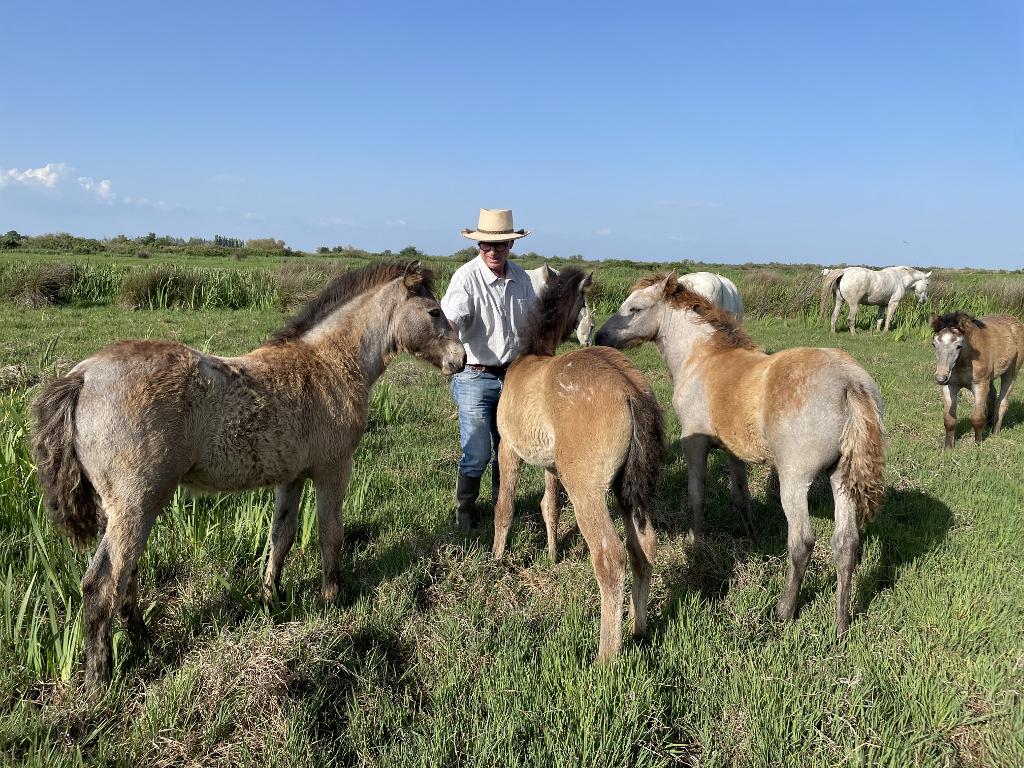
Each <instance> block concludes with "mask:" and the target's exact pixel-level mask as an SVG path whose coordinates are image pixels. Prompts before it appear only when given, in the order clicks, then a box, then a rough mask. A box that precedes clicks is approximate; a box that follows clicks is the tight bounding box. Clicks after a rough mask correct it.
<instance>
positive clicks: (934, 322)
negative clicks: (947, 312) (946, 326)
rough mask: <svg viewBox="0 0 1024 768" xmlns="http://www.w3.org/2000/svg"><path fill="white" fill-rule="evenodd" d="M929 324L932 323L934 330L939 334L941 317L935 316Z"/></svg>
mask: <svg viewBox="0 0 1024 768" xmlns="http://www.w3.org/2000/svg"><path fill="white" fill-rule="evenodd" d="M928 322H929V323H931V326H932V330H933V331H935V332H938V330H939V316H938V315H935V314H933V315H932V317H931V319H930V320H929V321H928Z"/></svg>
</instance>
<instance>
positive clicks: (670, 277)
mask: <svg viewBox="0 0 1024 768" xmlns="http://www.w3.org/2000/svg"><path fill="white" fill-rule="evenodd" d="M678 282H679V275H677V274H676V271H675V270H674V269H673V270H672V271H671V272H669V273H668V274H667V275H665V280H664V281H663V282H662V288H664V289H665V292H666V293H668V292H669V291H671V290H673V289H674V288H675V287H676V283H678Z"/></svg>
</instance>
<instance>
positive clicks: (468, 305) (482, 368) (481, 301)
mask: <svg viewBox="0 0 1024 768" xmlns="http://www.w3.org/2000/svg"><path fill="white" fill-rule="evenodd" d="M528 234H530V233H529V231H528V230H525V229H518V230H517V229H514V228H513V226H512V211H509V210H501V209H490V208H482V209H480V219H479V223H478V224H477V228H476V229H474V230H470V229H464V230H462V235H463V237H468V238H469V239H470V240H476V241H477V243H478V247H479V254H478V255H477V256H476V258H474V259H472V260H471V261H469V262H467V263H466V264H463V265H462V266H461V267H459V269H457V270H456V271H455V274H454V275H452V280H451V283H449V284H448V290H447V292H446V293H445V295H444V298H443V299H442V300H441V309H442V310H444V314H445V316H446V317H447V318H448V321H449V322H450V323H451V324H452V327H453V328H455V329H456V330H457V331H458V332H459V338H460V339H461V340H462V343H463V345H464V346H465V348H466V368H465V370H463V371H462V372H461V373H458V374H456V375H455V376H454V377H453V378H452V397H453V398H454V399H455V403H456V404H457V405H458V407H459V444H460V445H461V447H462V459H461V460H460V461H459V477H458V481H457V482H456V485H455V519H456V521H457V522H458V524H459V527H460V528H462V529H463V530H465V531H468V530H470V529H471V528H475V527H476V526H477V524H478V523H479V515H478V513H477V509H476V499H477V496H478V495H479V494H480V478H481V477H482V476H483V474H484V470H485V469H487V465H488V464H489V463H490V462H491V457H492V455H493V458H494V465H493V468H492V470H491V502H492V503H493V502H494V500H495V499H496V498H497V495H498V477H499V467H498V442H499V440H500V437H499V436H498V425H497V413H498V398H499V397H500V396H501V387H502V383H503V382H504V379H505V370H506V369H507V368H508V366H509V363H511V362H512V361H513V360H515V359H516V357H517V356H518V354H519V334H520V333H521V332H522V331H523V330H524V329H525V328H526V322H527V315H528V314H529V312H530V310H531V309H532V308H533V304H534V302H535V301H536V300H537V294H536V293H535V292H534V289H533V285H532V283H531V282H530V277H529V275H527V274H526V271H525V270H524V269H523V268H522V267H520V266H519V265H518V264H513V263H512V262H510V261H509V260H508V257H509V253H510V250H511V248H512V243H513V242H514V241H515V240H518V239H519V238H521V237H526V236H527V235H528Z"/></svg>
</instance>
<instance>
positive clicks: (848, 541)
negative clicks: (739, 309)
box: [595, 273, 885, 635]
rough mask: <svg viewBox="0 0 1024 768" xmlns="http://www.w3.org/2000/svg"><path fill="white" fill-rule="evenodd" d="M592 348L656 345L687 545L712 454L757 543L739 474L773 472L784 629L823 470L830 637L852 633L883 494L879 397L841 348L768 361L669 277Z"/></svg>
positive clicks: (731, 323) (696, 528)
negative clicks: (831, 521)
mask: <svg viewBox="0 0 1024 768" xmlns="http://www.w3.org/2000/svg"><path fill="white" fill-rule="evenodd" d="M595 341H596V343H597V344H608V345H610V346H613V347H618V348H626V347H632V346H638V345H640V344H642V343H644V342H645V341H653V342H654V343H655V345H657V347H658V349H659V350H660V352H661V354H662V357H663V358H664V360H665V363H666V365H667V367H668V370H669V372H670V374H671V376H672V380H673V394H672V404H673V406H674V408H675V411H676V414H677V415H678V416H679V423H680V426H681V428H682V431H681V437H682V443H683V448H684V451H685V453H686V462H687V465H688V472H689V484H688V492H689V502H690V512H691V519H690V526H691V530H690V535H689V538H690V540H691V542H694V541H696V540H697V539H698V538H699V537H700V535H701V529H702V527H703V521H704V482H705V475H706V473H707V457H708V451H709V449H710V448H711V447H719V448H722V449H724V451H725V453H726V456H727V457H728V462H729V470H730V475H731V479H732V503H733V507H734V508H735V509H736V511H737V512H738V513H739V515H740V517H741V519H742V521H743V525H744V528H745V529H746V532H747V535H748V536H751V537H754V526H753V521H752V519H751V513H750V491H749V489H748V487H747V464H748V463H750V462H758V463H763V462H767V463H770V464H771V465H772V466H773V467H774V468H775V469H776V470H777V471H778V474H779V482H780V484H781V492H782V493H781V495H782V506H783V510H784V511H785V514H786V521H787V524H788V528H789V533H788V537H787V545H788V551H789V570H788V574H787V576H786V587H785V590H784V592H783V595H782V598H781V599H780V600H779V603H778V605H777V608H776V613H777V615H778V616H779V618H781V619H785V620H789V619H792V618H793V616H794V613H795V610H796V602H797V596H798V594H799V591H800V583H801V581H802V580H803V575H804V570H805V569H806V567H807V562H808V560H809V559H810V556H811V550H812V549H813V546H814V529H813V528H812V527H811V522H810V518H809V516H808V511H807V491H808V489H809V488H810V485H811V481H812V480H813V479H814V477H815V476H816V475H817V474H818V473H820V472H822V471H826V472H828V474H829V479H830V480H831V483H832V495H833V497H834V499H835V520H836V527H835V532H834V533H833V535H832V554H833V557H834V559H835V563H836V570H837V573H838V579H839V584H838V590H837V596H836V628H837V633H838V634H839V635H842V634H843V633H845V632H846V630H847V628H848V627H849V621H850V617H849V592H850V583H851V581H852V578H853V570H854V567H855V564H856V562H857V556H858V550H859V547H860V534H859V529H861V528H863V527H864V525H866V524H867V523H868V522H869V521H870V520H871V519H872V518H873V517H874V514H875V511H876V510H877V508H878V506H879V505H880V504H881V501H882V498H883V496H884V494H885V484H884V477H883V469H884V446H883V433H882V417H881V414H882V398H881V394H880V392H879V390H878V386H877V385H876V384H875V382H874V381H873V380H872V378H871V376H870V375H868V373H867V371H865V370H864V369H863V368H861V367H860V366H859V365H858V364H857V362H856V361H855V360H854V359H853V358H852V357H850V356H849V355H848V354H846V353H845V352H843V351H842V350H838V349H810V348H806V347H801V348H795V349H787V350H783V351H781V352H776V353H775V354H772V355H768V354H765V353H764V352H763V351H762V350H761V348H760V347H758V345H757V344H755V343H754V341H753V340H752V339H751V338H750V336H748V335H747V334H746V332H745V331H744V330H743V328H742V326H740V325H739V323H737V322H736V320H735V319H734V317H733V316H732V315H730V314H728V313H726V312H723V311H722V310H721V309H719V308H717V307H715V306H714V305H713V304H711V302H710V301H708V300H707V299H706V298H704V297H703V296H700V295H699V294H697V293H694V292H693V291H691V290H689V289H688V288H687V287H686V286H685V285H681V284H680V283H679V282H678V280H677V279H676V276H675V274H674V273H670V274H668V275H663V274H662V275H654V276H652V277H647V278H644V279H642V280H641V281H640V282H639V283H637V285H636V286H635V287H634V288H633V291H632V293H631V294H630V295H629V296H628V297H627V298H626V300H625V302H623V304H622V306H621V307H620V308H619V310H618V311H617V312H616V313H615V314H614V315H612V316H611V317H610V318H609V319H608V321H607V322H605V324H604V325H602V326H601V328H600V329H599V330H598V332H597V336H596V337H595Z"/></svg>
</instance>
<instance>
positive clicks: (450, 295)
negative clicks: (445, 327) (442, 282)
mask: <svg viewBox="0 0 1024 768" xmlns="http://www.w3.org/2000/svg"><path fill="white" fill-rule="evenodd" d="M441 311H442V312H444V316H445V317H447V318H448V320H449V321H450V322H452V323H454V324H455V326H456V327H458V328H460V329H461V328H462V327H463V326H464V325H465V323H466V319H467V318H468V317H469V293H468V292H467V291H466V282H465V280H464V279H463V278H462V276H461V275H452V280H451V282H450V283H448V290H447V291H445V293H444V298H443V299H441Z"/></svg>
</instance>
